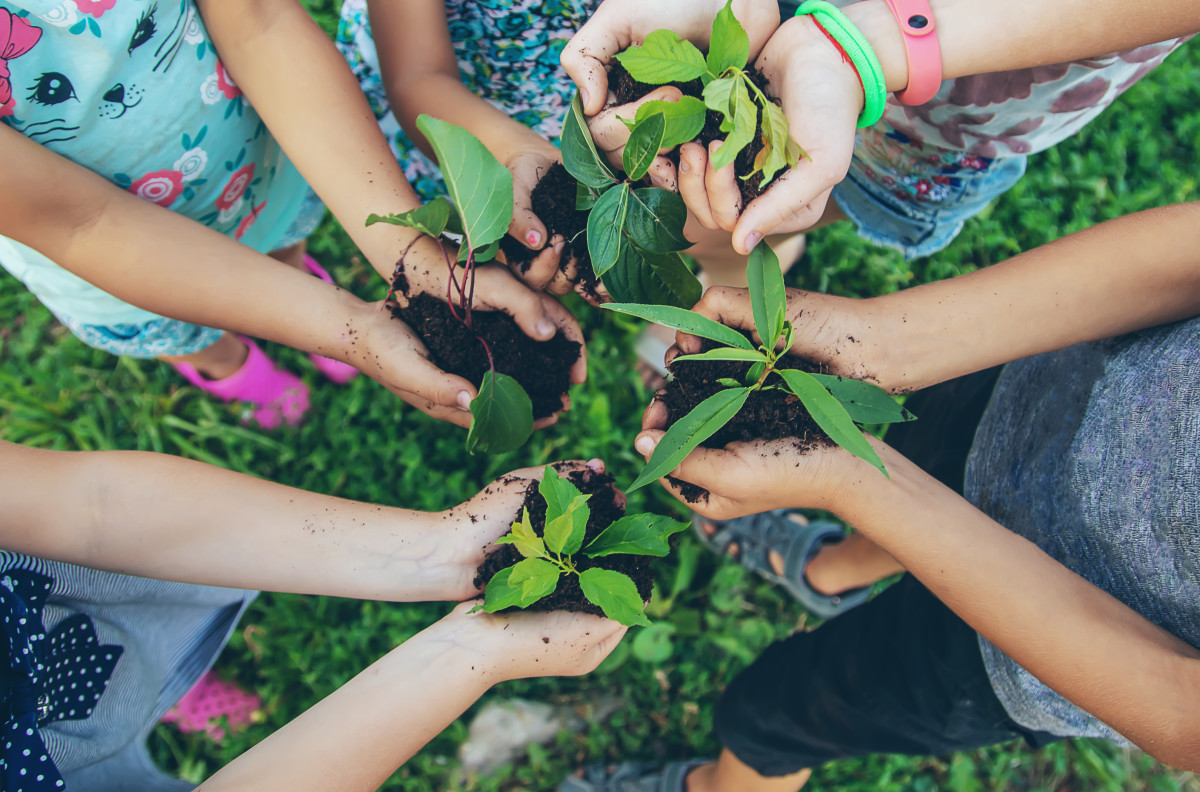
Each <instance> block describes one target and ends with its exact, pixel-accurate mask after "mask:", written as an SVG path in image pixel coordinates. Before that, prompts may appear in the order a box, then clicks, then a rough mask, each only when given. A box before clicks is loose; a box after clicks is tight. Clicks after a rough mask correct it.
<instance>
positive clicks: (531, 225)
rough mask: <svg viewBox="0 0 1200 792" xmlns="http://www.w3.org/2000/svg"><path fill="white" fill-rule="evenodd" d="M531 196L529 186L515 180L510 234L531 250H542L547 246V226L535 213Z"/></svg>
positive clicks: (509, 225)
mask: <svg viewBox="0 0 1200 792" xmlns="http://www.w3.org/2000/svg"><path fill="white" fill-rule="evenodd" d="M530 194H531V188H530V186H529V185H527V184H523V183H521V181H520V180H518V179H513V218H512V222H511V223H509V224H508V233H509V236H511V237H512V238H513V239H516V240H517V241H518V242H520V243H521V244H522V245H524V246H525V247H527V248H529V249H530V250H541V249H542V248H543V247H545V246H546V238H547V234H546V225H545V224H544V223H543V222H542V221H541V220H540V219H538V216H537V215H536V214H535V213H534V211H533V202H532V200H531V198H530Z"/></svg>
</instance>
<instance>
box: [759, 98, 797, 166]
mask: <svg viewBox="0 0 1200 792" xmlns="http://www.w3.org/2000/svg"><path fill="white" fill-rule="evenodd" d="M762 108H763V124H762V131H763V149H762V151H760V152H759V153H758V157H757V158H755V160H754V170H755V171H762V175H763V177H762V178H763V184H768V183H770V181H771V179H774V178H775V174H777V173H779V171H781V170H784V169H785V168H793V167H795V166H796V165H797V164H798V163H799V162H800V157H801V156H802V155H803V153H804V152H803V151H802V150H801V148H800V144H799V143H797V142H796V141H794V140H792V137H791V132H790V131H789V128H788V120H787V117H786V116H785V115H784V114H783V110H781V109H780V108H779V105H777V104H775V103H774V102H771V101H767V103H766V104H764V105H762Z"/></svg>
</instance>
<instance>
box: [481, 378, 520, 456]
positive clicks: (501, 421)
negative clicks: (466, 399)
mask: <svg viewBox="0 0 1200 792" xmlns="http://www.w3.org/2000/svg"><path fill="white" fill-rule="evenodd" d="M531 434H533V402H531V401H530V400H529V394H527V393H526V392H525V389H524V388H522V387H521V385H520V384H519V383H518V382H517V381H516V380H515V379H513V378H512V377H510V376H508V375H507V374H500V373H498V372H495V371H488V372H487V373H486V374H484V375H483V382H482V383H481V384H480V386H479V394H478V395H477V396H476V397H475V398H474V399H472V400H471V429H470V431H469V432H468V433H467V451H469V452H470V453H472V454H473V453H475V452H476V451H482V452H484V453H487V454H500V453H503V452H505V451H513V450H515V449H517V448H520V447H521V446H522V445H524V444H525V441H526V440H528V439H529V436H530V435H531Z"/></svg>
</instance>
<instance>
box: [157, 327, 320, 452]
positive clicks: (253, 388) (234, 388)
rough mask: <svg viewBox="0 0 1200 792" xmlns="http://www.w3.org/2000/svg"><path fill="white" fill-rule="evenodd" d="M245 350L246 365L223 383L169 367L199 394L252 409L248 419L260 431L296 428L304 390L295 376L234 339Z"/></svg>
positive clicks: (179, 367) (176, 365) (250, 343)
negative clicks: (282, 427) (196, 389)
mask: <svg viewBox="0 0 1200 792" xmlns="http://www.w3.org/2000/svg"><path fill="white" fill-rule="evenodd" d="M238 338H240V339H241V340H242V343H244V344H245V345H246V346H247V347H248V349H249V353H248V354H247V355H246V362H245V363H243V364H242V367H241V368H240V369H238V370H237V371H235V372H233V373H232V374H230V375H229V376H228V377H226V378H225V379H219V380H210V379H208V378H207V377H205V376H204V375H203V374H201V373H200V372H199V371H197V370H196V369H195V367H193V366H190V365H188V364H187V363H172V364H171V365H172V366H173V367H174V368H175V370H176V371H178V372H179V373H180V374H182V375H183V378H184V379H186V380H187V381H188V382H190V383H192V384H193V385H195V386H196V387H197V388H199V389H200V390H202V391H204V392H206V393H211V394H212V395H213V396H216V397H217V398H218V399H221V400H222V401H234V400H237V401H244V402H249V403H250V404H252V405H254V410H253V412H251V414H250V417H251V418H252V419H253V420H254V421H256V422H257V423H258V425H259V426H261V427H262V428H264V429H275V428H276V427H278V426H279V425H280V424H282V423H284V422H287V425H288V426H296V425H297V424H299V423H300V421H302V420H303V419H304V414H305V413H306V412H308V386H307V385H305V384H304V383H303V382H301V381H300V378H299V377H297V376H296V375H295V374H292V373H290V372H288V371H284V370H283V369H281V368H278V367H277V366H276V365H275V364H274V363H272V362H271V359H270V358H268V357H267V355H266V353H265V352H263V351H262V350H261V349H260V348H259V346H258V344H256V343H254V342H253V341H251V340H250V339H249V338H246V337H245V336H238Z"/></svg>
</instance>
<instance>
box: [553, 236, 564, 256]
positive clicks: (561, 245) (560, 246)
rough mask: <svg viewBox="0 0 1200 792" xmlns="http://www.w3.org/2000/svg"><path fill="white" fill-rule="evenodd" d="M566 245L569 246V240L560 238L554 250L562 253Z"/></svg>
mask: <svg viewBox="0 0 1200 792" xmlns="http://www.w3.org/2000/svg"><path fill="white" fill-rule="evenodd" d="M566 246H567V240H565V239H560V240H558V242H557V243H556V244H555V245H554V252H555V253H562V252H563V248H565V247H566Z"/></svg>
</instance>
